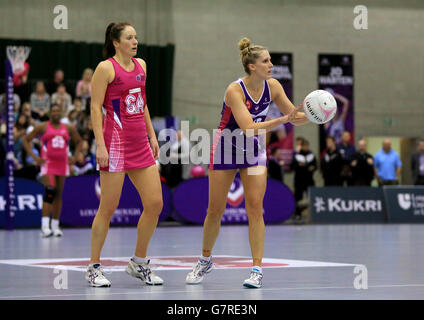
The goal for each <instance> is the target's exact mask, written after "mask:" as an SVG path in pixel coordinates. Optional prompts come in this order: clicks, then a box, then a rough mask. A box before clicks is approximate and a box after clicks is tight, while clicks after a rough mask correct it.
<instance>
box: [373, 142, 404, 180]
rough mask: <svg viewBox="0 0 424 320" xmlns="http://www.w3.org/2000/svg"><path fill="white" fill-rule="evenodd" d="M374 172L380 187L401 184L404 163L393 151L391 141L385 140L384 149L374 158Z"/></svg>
mask: <svg viewBox="0 0 424 320" xmlns="http://www.w3.org/2000/svg"><path fill="white" fill-rule="evenodd" d="M374 170H375V175H376V177H377V180H378V185H379V186H380V187H381V186H384V185H397V184H399V179H400V174H401V170H402V161H400V158H399V155H398V154H397V153H396V151H394V150H393V149H392V142H391V141H390V139H384V140H383V147H382V148H381V150H380V151H379V152H378V153H377V154H376V155H375V156H374Z"/></svg>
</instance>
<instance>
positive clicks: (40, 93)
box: [30, 81, 51, 121]
mask: <svg viewBox="0 0 424 320" xmlns="http://www.w3.org/2000/svg"><path fill="white" fill-rule="evenodd" d="M30 102H31V107H32V111H34V115H33V116H34V118H36V119H38V120H40V121H45V120H48V115H47V114H48V112H49V110H50V104H51V101H50V96H49V94H48V93H47V92H46V88H45V87H44V83H43V82H42V81H37V83H36V84H35V91H34V92H33V93H31V97H30Z"/></svg>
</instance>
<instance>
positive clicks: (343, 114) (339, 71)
mask: <svg viewBox="0 0 424 320" xmlns="http://www.w3.org/2000/svg"><path fill="white" fill-rule="evenodd" d="M318 66H319V67H318V88H319V89H321V90H326V91H328V92H330V93H331V94H332V95H333V96H334V98H335V99H336V102H337V113H336V115H335V116H334V118H333V119H332V120H331V121H330V122H328V123H326V124H323V125H320V152H322V151H323V150H324V149H325V148H326V144H325V138H326V137H327V136H333V137H334V138H335V139H336V143H337V144H339V143H340V142H341V137H342V133H343V131H345V130H347V131H349V132H350V135H351V139H350V143H351V144H353V145H354V142H355V126H354V101H353V80H354V77H353V55H351V54H319V55H318Z"/></svg>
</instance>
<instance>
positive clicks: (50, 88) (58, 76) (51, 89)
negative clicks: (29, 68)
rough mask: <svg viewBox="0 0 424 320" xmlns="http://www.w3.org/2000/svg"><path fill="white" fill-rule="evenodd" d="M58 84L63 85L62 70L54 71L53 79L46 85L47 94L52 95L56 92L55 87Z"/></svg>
mask: <svg viewBox="0 0 424 320" xmlns="http://www.w3.org/2000/svg"><path fill="white" fill-rule="evenodd" d="M60 84H65V74H64V73H63V70H61V69H58V70H56V71H55V73H54V77H53V80H52V81H50V82H49V83H48V84H47V92H48V93H49V94H50V95H52V94H53V93H55V92H56V91H57V87H58V86H59V85H60Z"/></svg>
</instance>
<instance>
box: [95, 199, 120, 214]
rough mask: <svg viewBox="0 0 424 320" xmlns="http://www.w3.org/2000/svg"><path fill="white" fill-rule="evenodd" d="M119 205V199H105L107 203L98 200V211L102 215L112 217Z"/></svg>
mask: <svg viewBox="0 0 424 320" xmlns="http://www.w3.org/2000/svg"><path fill="white" fill-rule="evenodd" d="M118 205H119V199H118V200H117V201H110V200H109V201H107V203H105V202H102V201H101V200H100V207H99V212H100V213H101V214H102V215H105V216H108V217H112V215H113V214H114V213H115V211H116V208H118Z"/></svg>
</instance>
